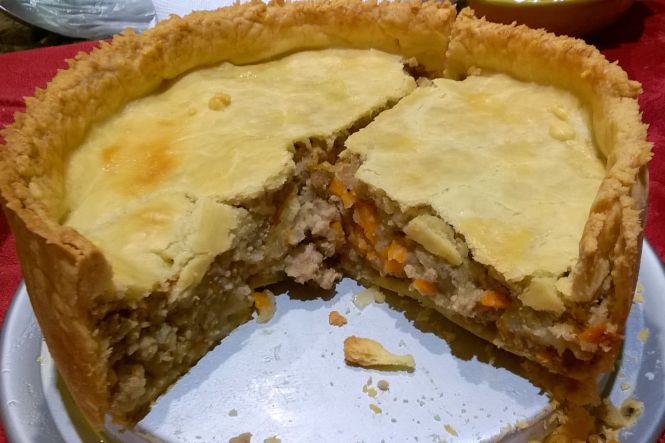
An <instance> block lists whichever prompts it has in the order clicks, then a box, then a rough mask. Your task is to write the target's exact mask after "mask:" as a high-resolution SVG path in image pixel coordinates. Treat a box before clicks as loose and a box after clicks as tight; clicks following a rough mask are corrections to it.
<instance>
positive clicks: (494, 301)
mask: <svg viewBox="0 0 665 443" xmlns="http://www.w3.org/2000/svg"><path fill="white" fill-rule="evenodd" d="M480 304H481V305H483V306H485V307H486V308H492V309H506V308H507V307H508V306H510V299H509V298H508V297H507V296H506V295H504V294H502V293H500V292H497V291H485V292H483V295H482V296H481V297H480Z"/></svg>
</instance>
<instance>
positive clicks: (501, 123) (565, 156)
mask: <svg viewBox="0 0 665 443" xmlns="http://www.w3.org/2000/svg"><path fill="white" fill-rule="evenodd" d="M588 128H589V123H588V116H587V114H586V111H585V110H584V109H583V107H582V106H581V105H580V104H579V102H578V101H577V100H576V99H575V98H574V97H573V96H572V95H570V94H568V93H566V92H564V91H560V90H556V89H554V88H551V87H546V86H539V85H534V84H527V83H522V82H519V81H517V80H513V79H511V78H508V77H506V76H503V75H491V76H484V77H469V78H467V79H466V80H464V81H460V82H457V81H451V80H442V79H436V80H428V79H421V80H420V81H419V82H418V84H417V83H416V80H415V79H414V78H413V77H412V76H411V75H409V74H408V73H407V72H406V71H405V66H404V63H403V61H402V60H401V59H400V58H399V57H396V56H392V55H388V54H384V53H381V52H378V51H368V50H323V51H313V52H301V53H297V54H294V55H290V56H287V57H284V58H282V59H280V60H276V61H271V62H267V63H262V64H259V65H251V66H233V65H230V64H222V65H219V66H216V67H212V68H206V69H201V70H198V71H194V72H192V73H189V74H186V75H184V76H183V77H181V78H180V79H177V80H176V81H173V82H171V83H170V84H167V85H164V87H163V88H162V89H160V90H159V91H157V92H156V93H154V94H152V95H150V96H148V97H144V98H142V99H139V100H136V101H135V102H132V103H130V104H129V105H127V106H126V108H125V109H124V110H123V111H122V112H121V113H120V114H119V115H117V116H115V117H113V118H112V119H110V120H108V121H106V122H104V123H102V124H100V125H98V126H97V127H96V128H94V129H93V130H92V131H91V132H90V134H89V136H88V137H87V139H86V141H85V142H84V143H83V145H82V146H81V147H80V148H79V149H78V150H77V151H76V152H74V153H73V154H72V156H71V158H70V159H69V163H68V167H67V172H66V180H65V181H66V183H65V186H66V195H67V205H68V208H69V212H68V214H67V216H66V218H65V220H64V223H65V224H67V225H69V226H71V227H73V228H75V229H77V230H79V231H80V232H81V233H82V234H84V235H85V236H86V237H87V238H89V239H90V240H91V241H92V242H93V243H95V245H97V246H98V247H99V248H100V249H101V250H102V251H103V252H104V254H105V256H106V257H107V258H108V260H109V261H110V263H111V265H112V266H113V270H114V283H115V286H116V287H115V289H114V290H113V291H110V292H109V293H108V294H107V295H106V299H105V300H100V301H99V302H98V304H97V306H96V307H95V308H94V319H95V322H96V324H97V332H96V333H97V334H98V336H99V338H100V340H101V341H102V342H103V343H105V344H106V351H105V358H107V359H108V361H109V365H108V366H109V367H110V368H111V369H110V373H109V383H110V388H109V389H110V392H111V399H112V407H111V411H112V414H113V415H114V416H115V417H123V418H124V419H125V420H126V421H130V422H131V421H137V420H138V419H140V418H141V416H143V415H144V414H145V413H146V412H147V410H148V409H149V407H150V403H151V402H152V401H154V399H155V398H156V397H157V396H158V395H160V394H161V393H162V392H164V391H165V390H166V389H167V388H168V386H169V385H171V384H172V383H173V382H175V380H176V379H177V378H178V377H179V376H180V375H182V374H183V373H184V372H186V371H187V370H188V369H189V368H190V367H191V366H192V365H193V364H194V363H195V362H196V361H197V360H198V359H199V358H201V357H202V356H203V355H204V354H205V353H206V352H207V351H208V350H209V349H210V348H211V347H212V346H214V345H215V344H216V343H218V342H219V340H220V339H221V338H222V337H224V336H225V335H227V334H228V333H229V332H230V331H231V330H232V329H233V328H235V327H236V326H238V325H239V324H241V323H243V322H245V321H247V320H248V319H249V318H250V316H251V313H252V311H253V301H252V300H255V299H256V297H253V296H252V295H253V293H254V291H257V290H260V289H261V288H262V287H264V286H266V285H268V284H271V283H275V282H277V281H280V280H282V279H284V278H291V279H293V280H295V281H297V282H299V283H307V282H311V283H314V284H316V285H319V286H321V287H323V288H331V287H333V286H334V284H335V282H336V281H337V280H338V279H339V278H340V277H341V275H342V272H343V271H344V272H346V273H348V274H349V275H351V276H354V277H356V278H359V279H361V280H364V281H368V282H371V283H373V284H377V285H379V286H383V287H386V288H388V289H392V290H395V291H396V292H398V293H399V294H401V295H406V296H411V297H414V298H416V299H417V300H419V301H421V302H422V303H423V304H425V305H428V306H430V307H433V308H435V309H437V310H438V311H439V312H441V313H443V314H444V315H445V316H447V317H449V318H450V319H452V320H453V321H456V322H458V323H460V324H462V325H463V326H464V327H466V328H467V329H469V330H471V331H472V332H474V333H476V334H478V335H480V336H482V337H484V338H486V339H488V340H490V341H492V342H494V343H495V344H496V345H498V346H501V347H505V348H506V349H508V350H510V351H512V352H514V353H517V354H520V355H524V356H526V357H528V358H530V359H532V360H535V361H538V362H540V363H541V364H543V365H544V366H545V367H547V368H549V369H551V370H553V371H556V372H562V373H563V372H567V373H568V375H572V376H576V377H580V378H582V377H583V376H584V374H583V371H582V370H580V371H578V372H576V368H578V367H579V368H583V367H584V365H585V364H589V363H591V362H593V359H594V358H595V354H594V353H595V351H596V350H597V349H598V347H599V346H600V347H602V346H604V345H605V342H604V341H605V340H609V339H610V338H609V337H610V336H611V332H612V330H611V328H612V326H611V325H610V324H609V322H608V321H607V319H606V313H607V308H608V307H607V306H606V304H607V301H606V300H602V299H601V300H599V301H596V302H592V303H591V304H589V306H580V304H579V303H573V301H572V300H569V296H570V289H569V285H568V284H567V279H566V276H567V275H568V273H569V272H570V270H571V268H572V267H573V265H574V264H575V260H576V257H577V248H578V246H577V243H578V242H579V238H580V237H581V234H582V229H583V227H584V221H585V219H586V215H587V213H588V211H589V207H590V205H591V203H592V201H593V198H594V196H595V193H596V191H597V188H598V186H599V184H600V182H601V180H602V178H603V174H604V163H603V160H602V158H601V157H600V156H599V154H598V153H597V152H596V149H595V147H594V144H593V141H592V139H591V135H590V133H589V129H588ZM573 304H574V305H575V308H574V309H572V308H571V306H573Z"/></svg>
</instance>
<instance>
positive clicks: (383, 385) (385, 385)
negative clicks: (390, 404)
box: [376, 380, 390, 391]
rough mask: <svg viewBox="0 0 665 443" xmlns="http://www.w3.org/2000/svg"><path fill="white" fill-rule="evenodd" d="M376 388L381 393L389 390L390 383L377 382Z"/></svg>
mask: <svg viewBox="0 0 665 443" xmlns="http://www.w3.org/2000/svg"><path fill="white" fill-rule="evenodd" d="M376 387H377V388H379V389H381V390H382V391H387V390H388V389H389V388H390V383H388V381H387V380H379V381H378V383H377V384H376Z"/></svg>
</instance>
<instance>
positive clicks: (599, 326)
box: [579, 321, 606, 344]
mask: <svg viewBox="0 0 665 443" xmlns="http://www.w3.org/2000/svg"><path fill="white" fill-rule="evenodd" d="M605 330H606V324H605V322H604V321H601V322H599V323H596V324H593V325H591V326H589V327H588V328H586V329H585V330H584V331H582V332H581V333H580V335H579V338H580V340H582V341H586V342H589V343H596V344H599V343H600V342H602V341H603V339H604V338H605Z"/></svg>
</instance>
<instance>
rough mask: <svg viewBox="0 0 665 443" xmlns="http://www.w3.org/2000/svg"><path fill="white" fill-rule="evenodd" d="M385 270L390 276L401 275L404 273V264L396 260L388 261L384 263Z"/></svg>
mask: <svg viewBox="0 0 665 443" xmlns="http://www.w3.org/2000/svg"><path fill="white" fill-rule="evenodd" d="M383 270H384V271H385V272H386V273H388V274H400V273H402V271H404V264H402V263H400V262H398V261H395V260H386V261H384V262H383Z"/></svg>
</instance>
